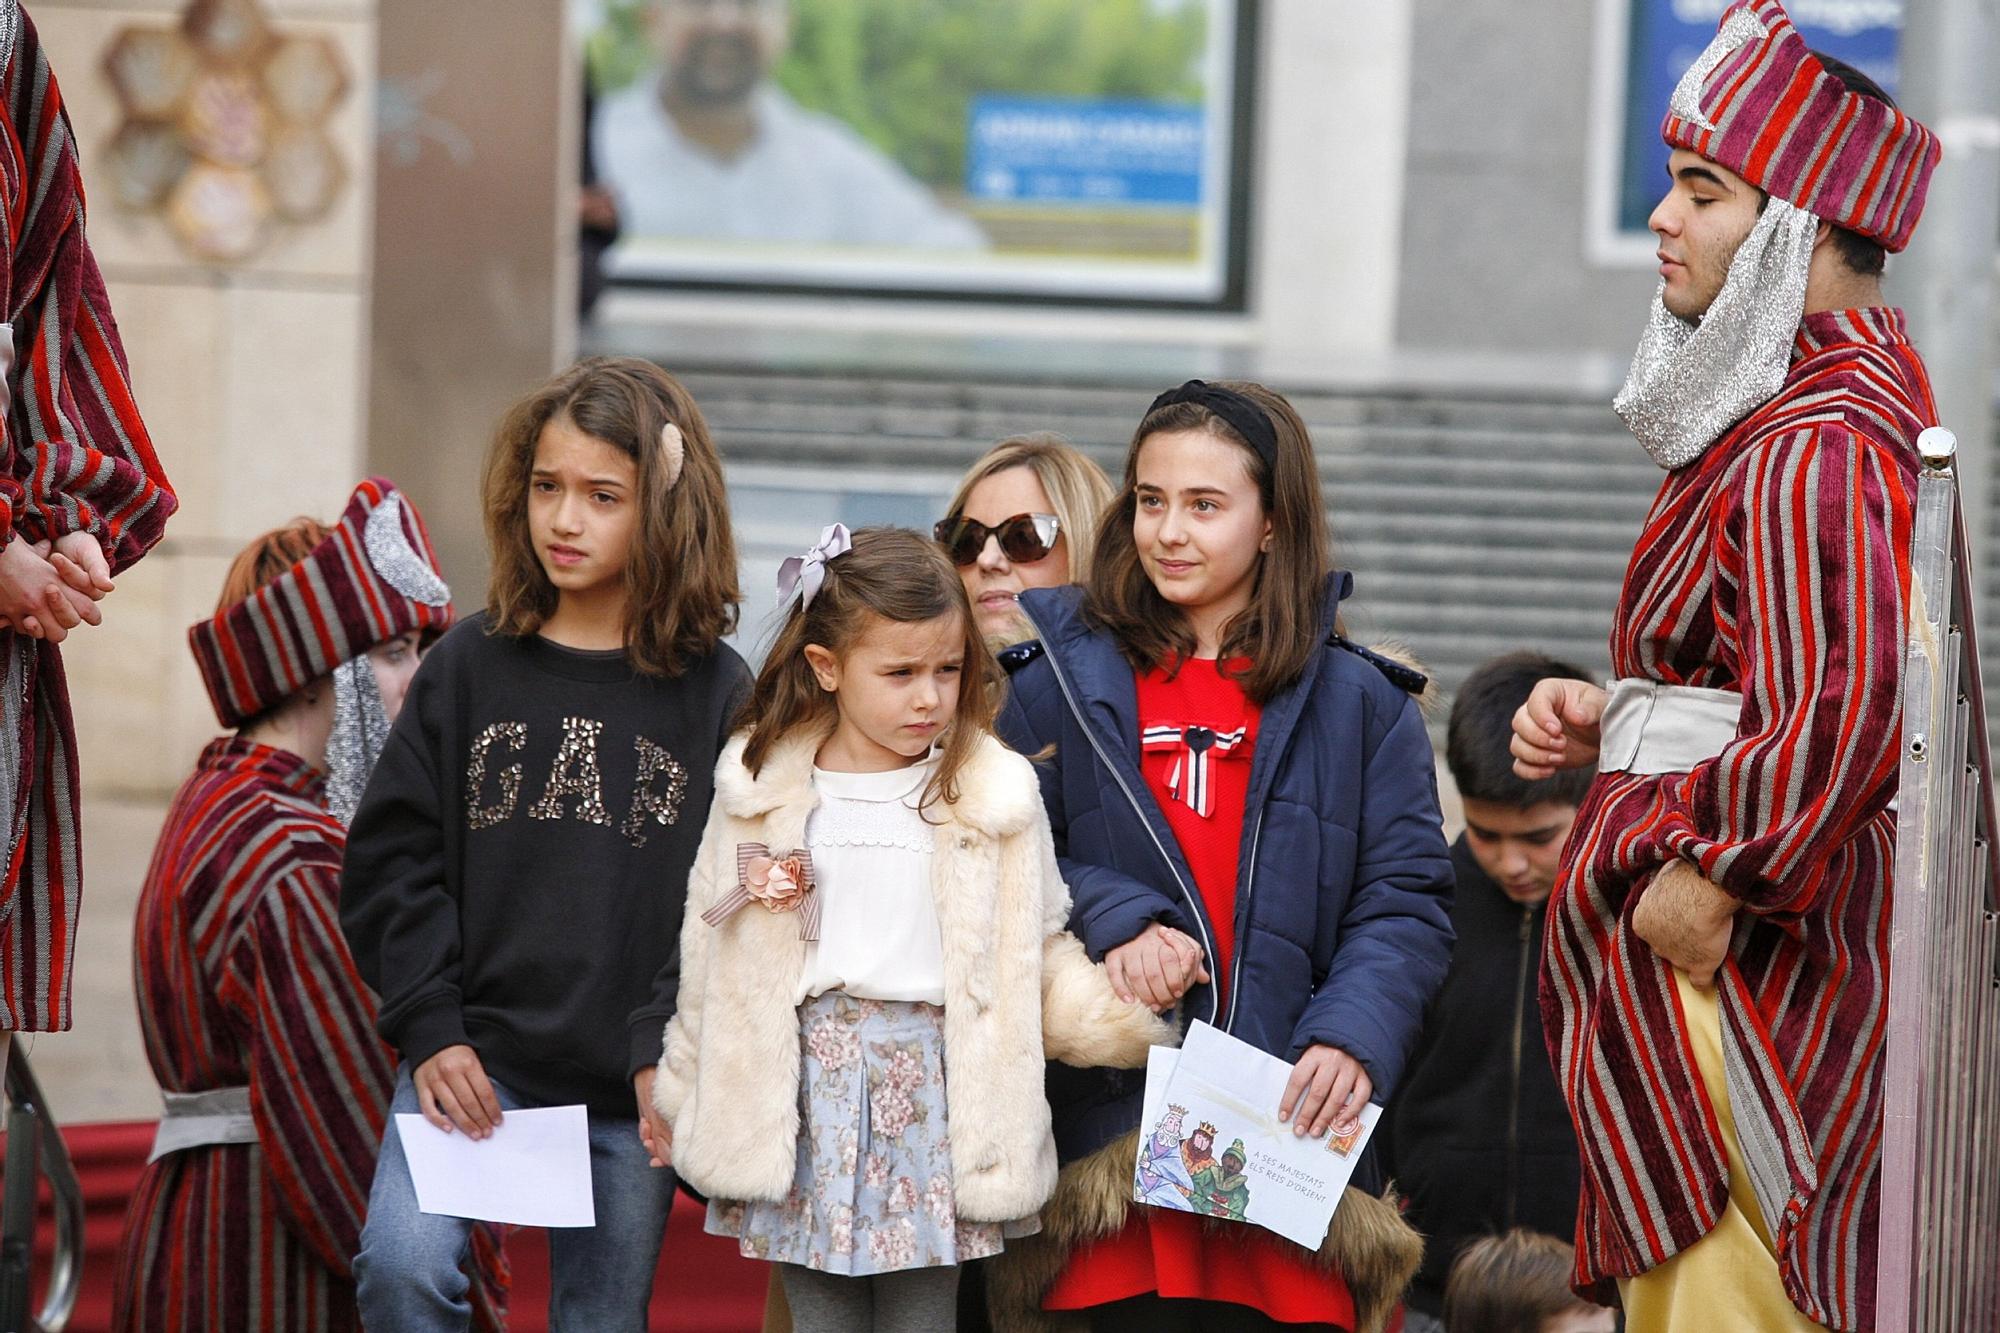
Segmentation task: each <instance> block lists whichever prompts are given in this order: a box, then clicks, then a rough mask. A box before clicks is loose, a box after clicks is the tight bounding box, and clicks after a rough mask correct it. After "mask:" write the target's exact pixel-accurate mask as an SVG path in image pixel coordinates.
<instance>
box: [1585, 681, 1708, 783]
mask: <svg viewBox="0 0 2000 1333" xmlns="http://www.w3.org/2000/svg"><path fill="white" fill-rule="evenodd" d="M1610 693H1611V698H1610V701H1609V702H1607V703H1606V704H1605V705H1604V716H1603V717H1602V718H1601V719H1599V722H1598V747H1597V768H1598V771H1599V772H1601V773H1686V772H1688V771H1689V770H1690V769H1692V768H1694V766H1695V765H1696V764H1699V763H1701V762H1702V761H1703V760H1705V759H1713V758H1715V756H1717V755H1719V754H1721V753H1722V751H1723V750H1724V748H1726V747H1727V746H1728V744H1729V743H1730V742H1731V741H1733V740H1735V739H1736V727H1737V723H1738V721H1739V720H1740V719H1741V717H1742V714H1743V696H1742V695H1741V694H1738V693H1737V692H1736V691H1735V690H1709V689H1702V688H1701V687H1699V686H1694V685H1663V684H1661V683H1660V682H1659V681H1656V680H1646V679H1644V678H1642V677H1633V676H1628V677H1626V678H1625V679H1623V680H1614V681H1612V682H1611V687H1610Z"/></svg>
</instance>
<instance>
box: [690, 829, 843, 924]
mask: <svg viewBox="0 0 2000 1333" xmlns="http://www.w3.org/2000/svg"><path fill="white" fill-rule="evenodd" d="M753 902H754V903H757V904H759V905H760V906H762V907H763V909H764V910H765V911H767V912H797V913H798V914H799V938H800V939H802V940H816V939H818V938H819V894H818V893H816V892H815V891H814V885H813V863H812V853H811V852H809V851H807V850H806V849H805V848H803V847H800V848H797V849H795V850H793V851H789V852H786V853H785V854H784V855H783V856H773V855H772V854H771V849H770V848H769V847H766V846H765V845H764V844H763V843H761V842H739V843H737V844H736V887H735V888H733V889H731V890H730V891H729V892H728V893H727V894H725V895H724V896H723V899H722V901H721V902H718V903H717V904H716V905H715V906H713V907H711V908H709V909H708V910H707V911H706V912H703V913H702V914H701V919H702V920H703V921H706V922H708V924H709V925H711V926H719V925H721V924H722V923H723V922H725V921H727V920H728V919H729V918H730V917H732V916H735V915H736V914H737V913H738V912H740V911H742V910H743V909H744V908H746V907H748V906H749V905H750V904H751V903H753Z"/></svg>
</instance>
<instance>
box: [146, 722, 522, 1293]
mask: <svg viewBox="0 0 2000 1333" xmlns="http://www.w3.org/2000/svg"><path fill="white" fill-rule="evenodd" d="M323 790H324V784H323V782H322V780H321V778H320V776H319V774H318V773H317V772H316V771H315V770H313V769H311V768H309V767H307V766H306V764H305V763H304V761H302V760H300V759H299V758H298V757H297V756H295V755H292V754H288V753H286V752H285V751H282V750H274V749H271V748H269V747H266V746H261V745H255V744H252V743H251V742H248V741H244V740H241V739H238V738H234V737H227V738H223V739H220V740H217V741H214V742H212V743H211V744H210V745H209V747H208V748H207V749H206V750H205V751H204V752H203V753H202V757H201V760H200V762H199V763H198V764H197V765H196V768H195V772H194V775H193V776H192V777H190V778H189V779H188V780H187V781H186V782H185V783H184V784H182V786H181V789H180V791H179V793H177V794H176V796H175V797H174V803H173V805H172V807H171V808H170V809H169V811H168V813H167V822H166V825H165V827H164V828H162V829H161V831H160V840H159V843H158V845H157V846H156V847H155V848H154V851H153V862H152V865H151V867H150V868H149V869H148V870H147V873H146V885H145V889H144V891H143V892H142V893H141V895H140V898H139V909H138V912H137V914H136V916H135V919H134V923H133V973H134V978H133V979H134V982H135V987H136V990H137V992H138V999H139V1020H140V1026H141V1028H142V1030H143V1032H144V1035H145V1040H146V1057H147V1059H148V1060H149V1061H150V1062H151V1064H152V1067H153V1075H154V1077H155V1078H157V1079H158V1080H159V1083H160V1086H161V1087H162V1088H164V1089H166V1090H167V1091H170V1092H207V1091H212V1090H215V1089H220V1088H232V1087H248V1088H249V1089H250V1106H251V1115H252V1118H253V1120H254V1121H255V1124H256V1129H257V1142H256V1143H254V1144H248V1143H246V1144H223V1145H215V1146H210V1147H201V1148H188V1149H184V1150H182V1151H180V1152H175V1153H170V1154H168V1155H167V1156H165V1157H163V1158H161V1159H160V1160H159V1161H157V1162H154V1163H152V1164H151V1165H149V1166H148V1167H147V1168H146V1170H145V1174H144V1175H142V1176H141V1177H140V1181H139V1187H138V1189H137V1191H136V1192H135V1193H134V1194H133V1197H132V1201H131V1204H130V1205H129V1207H128V1209H127V1211H126V1215H125V1234H124V1239H123V1241H122V1242H121V1244H120V1246H119V1272H118V1280H117V1294H116V1315H115V1318H114V1321H113V1322H114V1326H115V1327H116V1328H118V1329H119V1330H121V1333H248V1331H249V1330H271V1331H272V1333H276V1331H277V1330H285V1333H332V1331H333V1330H354V1329H358V1328H359V1327H360V1322H359V1317H358V1315H357V1314H356V1312H355V1304H354V1280H353V1263H354V1255H355V1252H356V1251H357V1250H359V1249H360V1245H361V1223H362V1219H363V1217H364V1215H365V1213H366V1210H367V1205H368V1191H369V1187H370V1185H371V1184H372V1183H373V1181H374V1177H375V1155H376V1150H377V1148H378V1147H379V1146H380V1143H381V1138H382V1127H383V1121H384V1119H385V1115H386V1112H387V1110H388V1106H389V1095H390V1093H391V1091H392V1090H393V1085H394V1070H393V1064H392V1056H391V1054H390V1051H389V1048H388V1047H387V1046H386V1045H384V1044H383V1042H382V1040H381V1038H379V1037H377V1036H376V1035H375V1001H374V998H373V996H371V995H370V994H369V993H368V991H367V989H366V988H365V987H364V986H363V985H362V984H361V978H360V976H359V975H358V974H357V973H356V972H355V969H354V960H353V957H352V955H351V954H349V952H348V949H347V942H346V940H345V939H344V938H343V937H342V935H341V933H340V915H339V904H340V861H341V856H342V854H343V853H344V852H345V850H346V845H347V837H346V833H345V831H344V830H343V829H342V828H341V826H340V824H339V823H338V822H337V821H335V819H334V818H333V816H332V815H331V814H329V813H327V810H326V807H325V805H324V804H323V803H322V792H323ZM475 1235H476V1237H477V1239H476V1242H475V1250H474V1253H475V1256H476V1261H477V1264H478V1266H479V1267H480V1268H481V1269H482V1274H481V1277H480V1280H479V1281H477V1282H475V1284H474V1299H475V1309H476V1311H477V1312H478V1315H479V1319H478V1321H477V1322H478V1323H479V1325H480V1326H481V1327H487V1328H497V1327H504V1326H505V1324H504V1317H503V1314H502V1312H501V1311H500V1309H499V1307H498V1306H497V1304H496V1301H497V1299H498V1298H499V1296H501V1295H503V1294H504V1290H505V1278H504V1272H505V1269H504V1264H502V1263H501V1262H500V1261H499V1259H498V1255H497V1250H496V1248H495V1247H494V1246H493V1244H492V1237H491V1236H490V1235H489V1234H488V1233H487V1232H486V1231H484V1230H481V1231H480V1232H477V1233H475Z"/></svg>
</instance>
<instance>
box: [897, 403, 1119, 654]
mask: <svg viewBox="0 0 2000 1333" xmlns="http://www.w3.org/2000/svg"><path fill="white" fill-rule="evenodd" d="M1111 496H1112V489H1111V481H1110V479H1109V478H1107V477H1106V476H1105V475H1104V470H1103V469H1102V468H1100V467H1098V466H1097V464H1095V463H1093V462H1091V461H1090V460H1089V459H1088V458H1086V457H1084V455H1083V454H1082V453H1081V452H1080V451H1079V450H1078V449H1077V448H1076V447H1075V446H1074V445H1071V444H1070V443H1069V442H1068V441H1066V440H1064V439H1063V438H1062V437H1061V436H1059V435H1052V434H1049V433H1048V432H1045V431H1042V432H1037V433H1035V434H1032V435H1016V436H1013V437H1011V438H1009V439H1005V440H1002V441H1001V442H1000V443H998V444H996V445H994V446H993V447H992V448H991V449H989V450H987V451H986V454H985V455H984V456H983V457H982V458H980V460H979V461H978V462H976V463H974V464H973V465H972V466H971V467H970V468H969V469H967V471H966V474H965V476H964V478H963V479H962V480H961V481H960V482H959V483H958V490H957V492H956V493H955V494H954V495H953V496H952V497H951V507H950V508H949V509H948V510H947V511H946V517H945V518H944V519H942V520H940V521H939V523H938V525H937V527H936V529H935V534H936V536H937V539H938V542H939V543H940V544H941V545H942V546H943V547H944V549H945V551H946V553H947V554H949V555H950V556H951V559H952V563H953V564H955V565H957V566H958V574H959V577H960V578H962V579H964V580H965V595H966V596H967V597H969V598H970V599H971V600H972V610H973V614H974V615H976V616H977V617H978V618H979V628H980V631H981V632H982V633H983V634H985V636H986V638H987V641H988V642H990V643H992V644H994V645H995V646H996V647H998V646H1004V645H1006V644H1010V643H1018V642H1019V641H1021V640H1022V639H1026V638H1029V637H1031V631H1030V630H1029V629H1028V626H1027V622H1026V621H1024V620H1023V619H1022V618H1021V613H1020V611H1019V610H1018V609H1017V608H1016V607H1015V605H1014V599H1015V597H1017V596H1018V595H1019V594H1020V593H1021V592H1022V591H1023V590H1024V589H1028V588H1054V587H1059V586H1060V585H1062V584H1065V583H1081V582H1082V581H1083V580H1084V579H1086V578H1088V577H1089V576H1090V550H1091V547H1092V546H1093V545H1094V544H1095V542H1096V537H1097V516H1098V514H1100V513H1101V512H1103V509H1104V507H1105V506H1106V505H1107V504H1109V503H1110V502H1111Z"/></svg>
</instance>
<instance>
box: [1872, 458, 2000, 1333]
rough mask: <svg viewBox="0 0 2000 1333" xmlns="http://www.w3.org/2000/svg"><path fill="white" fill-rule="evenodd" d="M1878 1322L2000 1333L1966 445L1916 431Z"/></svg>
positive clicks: (1999, 997) (1926, 1330)
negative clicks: (1960, 470)
mask: <svg viewBox="0 0 2000 1333" xmlns="http://www.w3.org/2000/svg"><path fill="white" fill-rule="evenodd" d="M1917 448H1918V452H1919V453H1920V454H1921V455H1922V456H1923V464H1924V466H1923V472H1922V475H1921V477H1920V478H1919V480H1918V483H1917V504H1916V515H1915V532H1914V535H1913V538H1912V543H1911V558H1910V624H1909V638H1908V641H1907V644H1906V651H1905V654H1904V660H1903V737H1902V742H1903V744H1902V766H1901V779H1900V786H1899V788H1898V793H1897V800H1898V806H1897V818H1896V837H1897V842H1896V866H1895V879H1894V881H1893V884H1894V893H1893V907H1892V909H1891V914H1890V927H1889V1019H1888V1043H1887V1049H1886V1051H1885V1054H1884V1071H1883V1115H1882V1195H1881V1229H1880V1250H1879V1255H1878V1268H1877V1282H1876V1304H1877V1308H1876V1320H1877V1324H1876V1326H1877V1327H1878V1328H1879V1329H1881V1330H1883V1331H1884V1333H1932V1331H1933V1330H1937V1331H1938V1333H1943V1330H1951V1331H1952V1333H1959V1331H1960V1330H1966V1331H1968V1333H1994V1331H1995V1330H2000V1272H1997V1271H1996V1267H1995V1264H1994V1261H1993V1256H1994V1255H1995V1254H1996V1253H2000V1133H1996V1131H2000V856H1996V855H1995V854H1994V835H1995V832H1996V830H2000V822H1996V820H1995V815H1994V792H1993V766H1992V755H1991V753H1990V751H1989V749H1988V741H1987V728H1986V703H1985V699H1984V697H1983V696H1982V694H1981V691H1980V674H1979V650H1978V643H1977V638H1976V636H1975V632H1974V624H1973V594H1972V582H1971V575H1970V571H1971V561H1970V560H1969V559H1968V558H1967V557H1968V547H1967V544H1966V534H1965V523H1964V519H1963V516H1962V515H1961V513H1960V511H1959V506H1958V486H1957V479H1956V477H1955V475H1954V472H1953V461H1954V457H1955V455H1956V452H1957V441H1956V439H1955V438H1954V437H1953V436H1952V434H1951V432H1950V431H1948V430H1944V429H1942V428H1940V427H1933V428H1931V429H1930V430H1926V431H1925V432H1923V434H1922V435H1921V436H1919V437H1918V440H1917Z"/></svg>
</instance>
